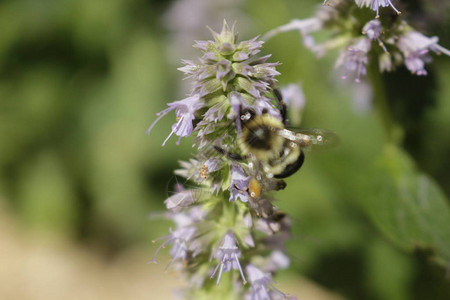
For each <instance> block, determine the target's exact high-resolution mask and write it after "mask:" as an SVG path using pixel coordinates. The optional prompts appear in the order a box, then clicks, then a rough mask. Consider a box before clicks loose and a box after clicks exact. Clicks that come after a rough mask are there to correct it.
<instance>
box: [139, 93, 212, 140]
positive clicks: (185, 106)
mask: <svg viewBox="0 0 450 300" xmlns="http://www.w3.org/2000/svg"><path fill="white" fill-rule="evenodd" d="M167 105H168V106H169V107H168V108H166V109H165V110H163V111H161V112H159V113H157V114H156V115H157V116H158V118H157V119H156V120H155V121H154V122H153V124H152V125H150V127H149V128H148V129H147V134H149V133H150V131H151V130H152V128H153V126H155V124H156V123H157V122H158V121H159V120H160V119H161V118H162V117H164V116H165V115H167V114H168V113H169V112H170V111H172V110H174V109H175V114H176V116H177V120H178V121H177V122H176V123H175V124H173V125H172V131H171V132H170V134H169V136H168V137H167V138H166V139H165V141H164V143H163V144H162V145H163V146H164V145H165V144H166V142H167V140H168V139H169V138H170V136H171V135H172V134H174V133H175V134H176V135H177V136H179V137H180V138H179V139H178V141H177V144H179V143H180V140H181V138H182V137H186V136H189V135H190V134H191V133H192V131H193V129H194V128H193V125H192V121H193V120H194V118H195V116H194V113H195V112H196V111H197V110H198V109H200V108H201V107H203V105H204V104H203V103H202V102H201V101H200V97H199V96H198V95H193V96H191V97H188V98H185V99H183V100H180V101H175V102H171V103H168V104H167Z"/></svg>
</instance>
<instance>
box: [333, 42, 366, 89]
mask: <svg viewBox="0 0 450 300" xmlns="http://www.w3.org/2000/svg"><path fill="white" fill-rule="evenodd" d="M369 50H370V40H369V39H367V38H360V39H359V40H358V41H357V42H356V43H354V44H353V45H351V46H349V47H348V48H347V49H345V50H343V51H341V55H340V56H339V58H338V61H337V66H341V67H343V68H344V69H345V73H344V75H342V79H346V78H347V77H348V75H349V74H350V73H354V75H355V82H360V81H361V76H364V75H366V74H367V69H366V65H367V63H368V62H369V59H368V57H367V53H368V52H369Z"/></svg>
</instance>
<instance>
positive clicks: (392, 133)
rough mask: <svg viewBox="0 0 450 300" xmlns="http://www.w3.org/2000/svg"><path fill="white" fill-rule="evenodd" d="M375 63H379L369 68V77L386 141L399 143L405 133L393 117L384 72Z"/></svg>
mask: <svg viewBox="0 0 450 300" xmlns="http://www.w3.org/2000/svg"><path fill="white" fill-rule="evenodd" d="M373 65H375V66H376V65H377V64H371V67H370V68H369V78H370V81H371V84H372V89H373V95H374V97H373V101H374V107H375V110H376V111H377V114H378V117H379V120H380V122H381V125H382V127H383V131H384V135H385V139H386V141H387V142H388V143H392V144H394V145H398V144H400V143H401V141H402V136H403V133H402V130H401V128H400V127H399V126H398V124H396V123H395V121H394V119H393V117H392V114H391V110H390V108H389V105H388V101H387V100H388V99H387V94H386V89H385V85H384V81H383V77H382V74H381V72H380V70H378V68H377V67H374V66H373Z"/></svg>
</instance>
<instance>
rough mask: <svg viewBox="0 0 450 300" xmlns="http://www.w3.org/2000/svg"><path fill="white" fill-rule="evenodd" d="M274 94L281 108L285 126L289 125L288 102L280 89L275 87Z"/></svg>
mask: <svg viewBox="0 0 450 300" xmlns="http://www.w3.org/2000/svg"><path fill="white" fill-rule="evenodd" d="M273 94H274V95H275V99H276V100H277V103H278V109H279V110H280V114H281V118H282V120H283V124H284V126H289V121H288V119H287V107H286V103H284V101H283V96H282V95H281V92H280V90H279V89H276V88H275V89H273Z"/></svg>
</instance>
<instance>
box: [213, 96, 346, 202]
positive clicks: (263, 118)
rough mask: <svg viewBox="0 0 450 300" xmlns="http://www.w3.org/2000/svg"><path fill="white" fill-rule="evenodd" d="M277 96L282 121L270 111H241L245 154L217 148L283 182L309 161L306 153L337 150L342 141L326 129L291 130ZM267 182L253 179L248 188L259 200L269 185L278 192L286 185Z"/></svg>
mask: <svg viewBox="0 0 450 300" xmlns="http://www.w3.org/2000/svg"><path fill="white" fill-rule="evenodd" d="M274 94H275V99H276V100H277V103H278V105H279V111H280V115H281V120H280V119H278V118H276V117H275V116H272V115H271V114H269V113H268V112H267V111H266V110H263V111H262V114H260V115H258V114H256V113H255V111H254V110H252V109H248V108H247V109H242V108H241V111H240V116H239V117H240V122H241V133H240V135H239V136H238V145H239V148H240V150H241V154H235V153H229V152H227V151H225V150H224V149H222V148H221V147H219V146H215V147H214V148H215V149H216V151H218V152H219V153H221V154H224V155H227V156H228V157H229V158H230V159H232V160H249V165H250V166H252V167H253V168H257V169H258V168H262V170H263V171H264V173H266V174H267V177H268V178H269V179H270V178H276V179H282V178H286V177H289V176H291V175H292V174H294V173H295V172H297V171H298V170H299V169H300V168H301V167H302V165H303V163H304V161H305V153H304V151H307V150H314V149H323V148H329V147H333V146H335V145H336V144H337V143H338V138H337V136H336V134H335V133H334V132H332V131H329V130H325V129H307V130H295V129H293V130H291V129H288V128H287V126H288V120H287V116H286V115H287V110H286V105H285V104H284V102H283V100H282V97H281V94H280V92H279V91H278V90H277V89H274ZM255 173H258V172H255ZM263 181H264V180H263V179H261V178H253V177H252V180H251V181H250V184H249V187H248V189H249V194H250V196H251V197H252V198H257V197H259V195H260V194H261V193H262V191H263V190H264V188H263V186H265V185H270V186H271V187H270V188H269V189H276V190H278V189H283V188H284V187H285V186H286V184H285V183H284V181H282V180H280V181H279V182H277V183H276V184H275V186H272V185H273V184H268V183H267V181H266V182H263Z"/></svg>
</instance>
